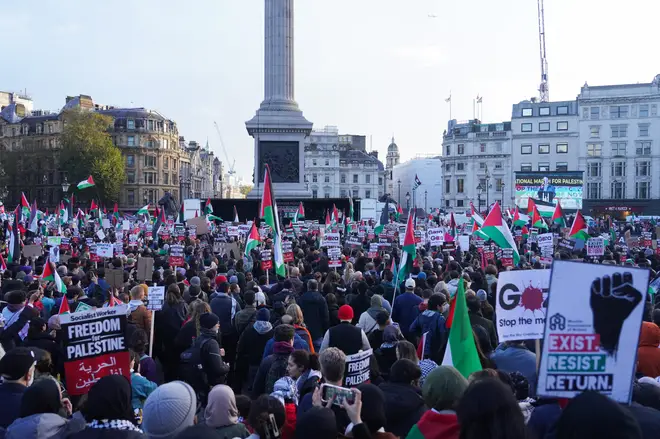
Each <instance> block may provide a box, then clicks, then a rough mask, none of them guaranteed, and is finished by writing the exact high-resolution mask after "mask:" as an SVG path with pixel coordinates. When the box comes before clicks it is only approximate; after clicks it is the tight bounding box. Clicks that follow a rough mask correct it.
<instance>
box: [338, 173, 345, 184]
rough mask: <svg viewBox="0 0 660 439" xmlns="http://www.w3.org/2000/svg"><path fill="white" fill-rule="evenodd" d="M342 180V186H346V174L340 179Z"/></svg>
mask: <svg viewBox="0 0 660 439" xmlns="http://www.w3.org/2000/svg"><path fill="white" fill-rule="evenodd" d="M339 178H340V180H341V183H342V184H346V174H341V177H339Z"/></svg>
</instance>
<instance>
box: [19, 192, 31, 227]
mask: <svg viewBox="0 0 660 439" xmlns="http://www.w3.org/2000/svg"><path fill="white" fill-rule="evenodd" d="M21 213H22V214H23V218H24V219H25V220H26V221H27V219H28V218H30V203H29V202H28V200H27V198H26V197H25V194H24V193H23V192H21Z"/></svg>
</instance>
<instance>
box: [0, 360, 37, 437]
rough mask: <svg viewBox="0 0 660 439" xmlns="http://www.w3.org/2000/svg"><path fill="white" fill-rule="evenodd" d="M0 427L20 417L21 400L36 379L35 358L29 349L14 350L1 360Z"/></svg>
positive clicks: (4, 426)
mask: <svg viewBox="0 0 660 439" xmlns="http://www.w3.org/2000/svg"><path fill="white" fill-rule="evenodd" d="M0 375H1V376H2V379H3V383H2V384H0V427H2V428H7V427H9V425H10V424H11V423H12V422H14V421H15V420H16V419H18V418H19V417H20V408H21V400H22V399H23V394H24V393H25V390H26V389H27V387H28V386H29V385H30V383H31V382H32V380H33V379H34V356H33V354H32V352H31V351H30V349H28V348H23V347H20V348H14V349H12V350H11V351H9V352H7V353H6V354H5V356H4V357H2V359H1V360H0Z"/></svg>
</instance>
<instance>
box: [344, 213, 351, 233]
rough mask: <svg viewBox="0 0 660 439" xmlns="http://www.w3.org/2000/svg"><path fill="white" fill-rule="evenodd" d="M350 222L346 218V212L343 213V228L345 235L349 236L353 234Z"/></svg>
mask: <svg viewBox="0 0 660 439" xmlns="http://www.w3.org/2000/svg"><path fill="white" fill-rule="evenodd" d="M351 224H352V223H351V221H350V220H349V218H348V216H347V215H346V212H344V227H346V234H347V235H348V234H350V233H352V232H353V227H352V226H351Z"/></svg>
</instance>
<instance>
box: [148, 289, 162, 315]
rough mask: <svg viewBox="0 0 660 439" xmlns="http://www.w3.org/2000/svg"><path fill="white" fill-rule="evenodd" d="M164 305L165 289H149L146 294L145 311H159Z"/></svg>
mask: <svg viewBox="0 0 660 439" xmlns="http://www.w3.org/2000/svg"><path fill="white" fill-rule="evenodd" d="M163 303H165V287H149V292H148V294H147V309H148V310H151V311H160V310H161V309H163Z"/></svg>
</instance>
